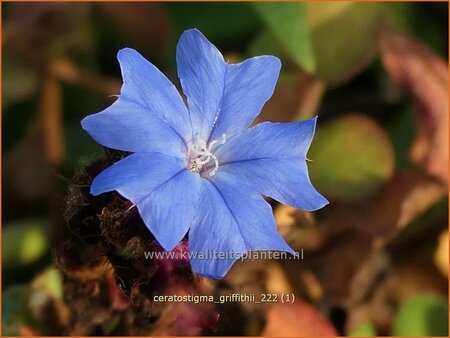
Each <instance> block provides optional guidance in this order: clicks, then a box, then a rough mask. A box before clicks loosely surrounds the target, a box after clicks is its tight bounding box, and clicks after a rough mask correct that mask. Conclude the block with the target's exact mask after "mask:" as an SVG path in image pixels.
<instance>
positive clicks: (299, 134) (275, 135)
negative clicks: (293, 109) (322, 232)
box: [216, 118, 328, 211]
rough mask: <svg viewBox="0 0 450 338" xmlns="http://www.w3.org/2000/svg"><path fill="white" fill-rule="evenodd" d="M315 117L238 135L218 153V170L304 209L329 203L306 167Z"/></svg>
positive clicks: (267, 124)
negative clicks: (318, 190)
mask: <svg viewBox="0 0 450 338" xmlns="http://www.w3.org/2000/svg"><path fill="white" fill-rule="evenodd" d="M315 125H316V118H313V119H309V120H306V121H302V122H292V123H270V122H266V123H261V124H258V125H257V126H255V127H253V128H251V129H248V130H246V131H244V132H242V133H241V134H239V135H236V136H235V137H234V138H232V139H231V140H229V141H228V142H226V143H225V144H224V145H223V146H222V147H220V148H219V149H218V151H217V153H216V156H217V157H218V159H219V163H220V164H219V171H225V172H228V173H232V174H233V175H236V176H237V177H239V178H240V179H241V180H243V181H247V182H250V183H251V184H252V185H253V186H254V187H255V188H256V189H258V191H259V192H260V193H262V194H264V195H267V196H270V197H273V198H274V199H276V200H278V201H279V202H282V203H285V204H289V205H292V206H294V207H296V208H299V209H303V210H309V211H312V210H317V209H320V208H322V207H323V206H325V205H326V204H328V201H327V200H326V199H325V197H323V196H322V195H321V194H320V193H319V192H317V190H316V189H315V188H314V187H313V186H312V184H311V181H310V180H309V176H308V168H307V166H306V153H307V151H308V148H309V146H310V144H311V141H312V138H313V135H314V130H315Z"/></svg>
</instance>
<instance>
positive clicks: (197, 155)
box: [188, 134, 226, 176]
mask: <svg viewBox="0 0 450 338" xmlns="http://www.w3.org/2000/svg"><path fill="white" fill-rule="evenodd" d="M225 142H226V135H225V134H223V135H222V140H221V141H220V142H219V141H218V140H213V141H211V142H210V143H209V144H206V142H205V141H204V140H202V139H197V140H196V141H195V143H193V144H192V145H191V147H190V150H189V153H188V169H189V170H191V171H193V172H196V173H200V172H202V170H204V169H205V168H204V167H205V166H206V165H207V164H208V163H210V162H211V161H213V162H214V167H213V168H212V169H211V171H210V172H209V176H214V175H215V174H216V172H217V169H219V160H218V159H217V156H216V155H214V153H213V151H214V147H215V146H218V145H222V144H224V143H225ZM206 169H207V168H206Z"/></svg>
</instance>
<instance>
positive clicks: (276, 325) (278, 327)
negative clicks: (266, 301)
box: [262, 300, 337, 337]
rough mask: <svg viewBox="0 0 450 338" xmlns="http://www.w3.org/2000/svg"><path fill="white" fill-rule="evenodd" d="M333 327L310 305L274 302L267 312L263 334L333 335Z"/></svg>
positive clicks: (280, 335) (278, 335)
mask: <svg viewBox="0 0 450 338" xmlns="http://www.w3.org/2000/svg"><path fill="white" fill-rule="evenodd" d="M336 334H337V333H336V331H335V329H334V327H333V326H332V325H331V324H330V323H329V322H328V320H326V319H325V318H324V317H323V316H322V315H321V314H320V313H319V312H318V311H317V309H315V308H314V307H313V306H312V305H310V304H308V303H306V302H303V301H299V300H297V301H295V303H293V304H290V303H285V304H283V303H276V304H274V305H273V306H272V307H271V308H270V309H269V311H268V313H267V324H266V327H265V329H264V332H263V333H262V335H263V336H266V337H267V336H272V337H302V336H335V335H336Z"/></svg>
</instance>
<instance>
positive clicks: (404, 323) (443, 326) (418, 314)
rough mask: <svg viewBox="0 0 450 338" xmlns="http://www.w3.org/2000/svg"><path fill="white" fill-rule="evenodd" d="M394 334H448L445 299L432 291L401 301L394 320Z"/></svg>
mask: <svg viewBox="0 0 450 338" xmlns="http://www.w3.org/2000/svg"><path fill="white" fill-rule="evenodd" d="M392 334H393V335H394V336H448V304H447V299H446V298H444V297H442V296H440V295H437V294H432V293H426V294H421V295H417V296H415V297H413V298H411V299H409V300H407V301H406V302H405V303H403V304H402V305H401V307H400V309H399V311H398V313H397V316H396V317H395V320H394V326H393V331H392Z"/></svg>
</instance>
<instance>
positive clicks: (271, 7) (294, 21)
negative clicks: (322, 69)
mask: <svg viewBox="0 0 450 338" xmlns="http://www.w3.org/2000/svg"><path fill="white" fill-rule="evenodd" d="M253 5H254V7H255V9H256V11H257V12H258V13H259V14H260V16H261V18H262V19H263V21H264V22H265V23H266V25H267V26H268V27H269V30H270V31H271V33H272V34H273V36H274V37H275V38H276V39H278V41H279V42H280V44H281V45H282V47H283V48H284V49H285V50H286V52H287V53H288V55H289V56H290V57H291V58H292V59H293V60H294V61H295V62H296V63H297V64H298V65H299V66H300V67H301V68H303V69H304V70H305V71H306V72H314V71H315V68H316V64H315V59H314V54H313V49H312V45H311V41H310V37H309V31H308V25H307V21H306V11H305V4H303V3H294V2H255V3H254V4H253Z"/></svg>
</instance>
